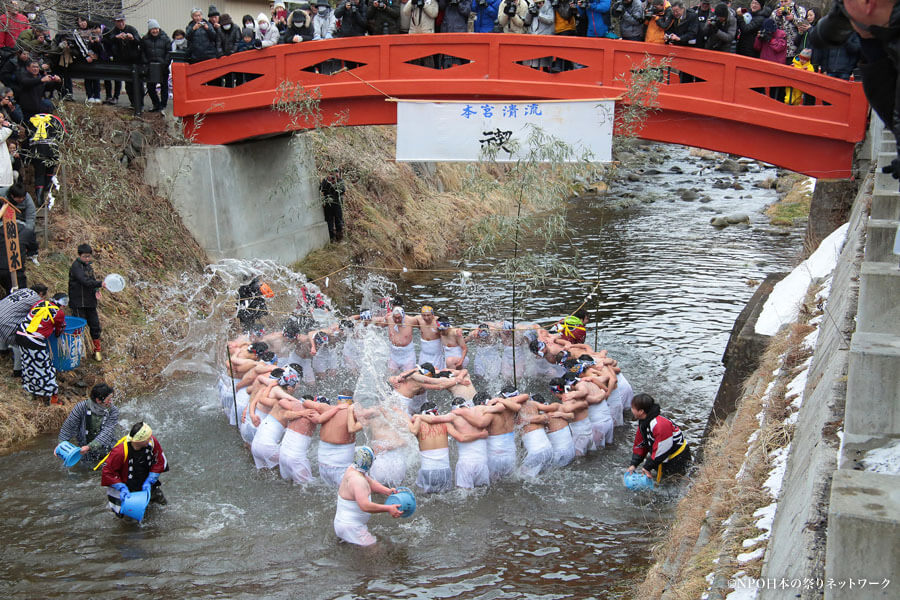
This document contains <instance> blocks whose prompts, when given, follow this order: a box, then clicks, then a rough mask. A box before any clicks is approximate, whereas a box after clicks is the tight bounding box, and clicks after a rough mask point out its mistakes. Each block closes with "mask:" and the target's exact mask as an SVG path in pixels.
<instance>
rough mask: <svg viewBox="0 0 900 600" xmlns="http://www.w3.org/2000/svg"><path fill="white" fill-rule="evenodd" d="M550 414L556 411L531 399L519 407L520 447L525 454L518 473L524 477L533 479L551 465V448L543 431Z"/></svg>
mask: <svg viewBox="0 0 900 600" xmlns="http://www.w3.org/2000/svg"><path fill="white" fill-rule="evenodd" d="M501 402H503V403H504V404H506V403H507V402H510V400H508V399H506V398H503V399H501ZM510 408H512V407H510ZM551 412H556V411H555V410H552V411H551V409H550V407H548V406H546V405H545V404H538V403H537V402H535V400H534V399H533V398H529V399H528V400H526V401H525V402H523V403H522V404H521V405H519V411H518V413H519V414H518V421H519V423H521V424H522V445H523V446H525V452H526V455H525V458H524V459H522V466H521V467H520V471H521V472H522V474H523V475H524V476H526V477H531V478H535V477H537V476H538V475H540V474H541V473H542V472H543V471H545V470H547V469H548V468H549V467H550V466H551V465H552V464H553V446H552V445H551V444H550V439H549V438H548V437H547V432H546V431H545V430H544V426H545V425H547V424H548V423H549V422H550V416H549V415H550V413H551Z"/></svg>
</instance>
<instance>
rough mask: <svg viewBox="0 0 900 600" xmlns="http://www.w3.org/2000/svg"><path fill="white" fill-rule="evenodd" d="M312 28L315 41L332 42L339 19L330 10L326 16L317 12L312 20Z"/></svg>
mask: <svg viewBox="0 0 900 600" xmlns="http://www.w3.org/2000/svg"><path fill="white" fill-rule="evenodd" d="M312 28H313V39H314V40H330V39H331V38H333V37H334V32H335V30H336V29H337V19H336V18H335V16H334V11H333V10H331V9H330V8H329V9H328V10H327V11H326V12H325V14H324V15H322V14H319V13H318V12H316V14H315V15H314V16H313V18H312Z"/></svg>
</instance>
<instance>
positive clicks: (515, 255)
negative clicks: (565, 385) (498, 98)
mask: <svg viewBox="0 0 900 600" xmlns="http://www.w3.org/2000/svg"><path fill="white" fill-rule="evenodd" d="M516 166H517V167H518V166H519V165H518V164H517V165H516ZM522 188H523V186H522V185H520V186H519V199H518V202H517V206H516V235H515V246H514V248H513V265H515V264H516V260H518V258H519V217H520V216H521V214H522ZM518 271H519V270H518V268H516V271H515V272H516V273H518ZM511 321H512V371H513V372H512V376H513V387H515V388H518V387H519V382H518V378H517V377H516V276H515V275H513V281H512V319H511ZM501 327H502V326H501Z"/></svg>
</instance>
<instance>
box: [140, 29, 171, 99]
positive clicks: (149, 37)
mask: <svg viewBox="0 0 900 600" xmlns="http://www.w3.org/2000/svg"><path fill="white" fill-rule="evenodd" d="M171 46H172V41H171V40H170V39H169V36H167V35H166V32H165V31H163V30H162V29H161V28H160V26H159V21H157V20H156V19H149V20H148V21H147V33H146V34H145V35H144V37H143V38H141V49H142V50H143V51H144V60H145V61H146V62H147V63H148V64H151V65H160V67H158V68H159V69H160V70H159V73H161V74H162V73H166V74H167V73H168V71H169V48H170V47H171ZM157 85H159V87H160V89H159V92H158V93H157V91H156V86H157ZM147 95H148V96H150V101H151V102H152V103H153V108H151V109H150V112H162V111H163V110H165V109H166V104H168V102H169V80H168V77H165V76H163V77H161V78H160V79H159V81H158V82H153V83H150V82H148V84H147Z"/></svg>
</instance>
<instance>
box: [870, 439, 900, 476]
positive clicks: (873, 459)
mask: <svg viewBox="0 0 900 600" xmlns="http://www.w3.org/2000/svg"><path fill="white" fill-rule="evenodd" d="M861 462H862V464H863V466H864V467H865V468H866V471H872V472H874V473H885V474H887V475H900V440H896V441H894V442H892V443H891V444H888V445H887V446H884V447H883V448H875V449H874V450H869V451H868V452H866V457H865V458H863V459H862V461H861Z"/></svg>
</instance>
